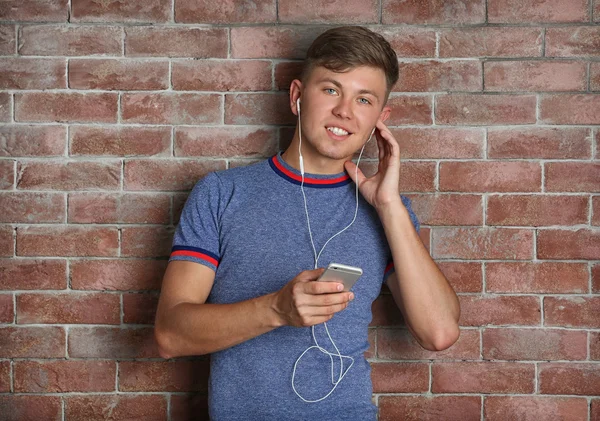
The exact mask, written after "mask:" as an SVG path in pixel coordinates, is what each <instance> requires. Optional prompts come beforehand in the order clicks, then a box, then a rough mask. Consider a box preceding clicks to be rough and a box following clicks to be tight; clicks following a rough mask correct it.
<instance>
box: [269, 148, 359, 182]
mask: <svg viewBox="0 0 600 421" xmlns="http://www.w3.org/2000/svg"><path fill="white" fill-rule="evenodd" d="M269 165H270V166H271V168H272V169H273V171H275V172H276V173H277V174H278V175H279V176H281V177H282V178H285V179H286V180H287V181H289V182H290V183H293V184H297V185H301V184H302V175H300V174H299V171H297V170H295V169H293V168H291V167H290V166H289V165H288V164H287V163H286V162H285V161H284V160H283V159H281V156H280V155H279V154H277V155H275V156H273V157H271V158H269ZM318 177H319V176H316V177H315V175H307V174H306V173H305V174H304V186H305V187H313V188H321V189H323V188H330V187H341V186H345V185H348V184H350V182H351V181H352V179H351V178H350V176H349V175H348V174H346V173H343V174H335V175H321V176H320V177H322V178H318Z"/></svg>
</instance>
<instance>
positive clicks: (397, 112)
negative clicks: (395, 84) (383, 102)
mask: <svg viewBox="0 0 600 421" xmlns="http://www.w3.org/2000/svg"><path fill="white" fill-rule="evenodd" d="M387 105H388V106H390V107H391V108H392V112H391V114H390V118H389V120H387V121H386V124H387V125H388V126H400V125H405V124H411V125H413V124H417V125H430V124H432V123H433V121H432V118H431V105H432V103H431V98H430V97H427V96H410V95H399V96H391V97H390V99H389V101H388V103H387Z"/></svg>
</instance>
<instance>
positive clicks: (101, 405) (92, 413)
mask: <svg viewBox="0 0 600 421" xmlns="http://www.w3.org/2000/svg"><path fill="white" fill-rule="evenodd" d="M107 416H108V417H110V418H108V419H113V420H144V421H167V397H166V396H163V395H127V394H118V395H115V394H113V395H87V396H86V395H83V396H82V395H78V396H67V397H65V420H66V421H105V420H107Z"/></svg>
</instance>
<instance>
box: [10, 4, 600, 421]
mask: <svg viewBox="0 0 600 421" xmlns="http://www.w3.org/2000/svg"><path fill="white" fill-rule="evenodd" d="M598 23H600V1H599V0H595V1H594V0H569V1H564V0H487V1H484V0H447V1H437V0H427V1H425V0H423V1H411V2H407V1H398V0H347V1H341V0H334V1H324V0H314V1H310V2H300V1H292V0H278V1H277V0H255V1H249V0H247V1H236V2H234V1H232V0H224V1H205V0H147V1H144V2H139V1H134V0H121V1H114V0H103V1H98V0H54V1H45V0H6V1H2V2H1V3H0V55H1V57H0V121H1V122H2V123H0V125H1V127H0V189H1V192H0V256H2V258H1V259H0V290H1V291H0V418H1V419H2V420H19V421H23V420H36V421H37V420H66V421H72V420H86V421H87V420H101V419H114V420H125V419H139V420H170V421H179V420H187V419H192V416H196V419H205V418H206V415H205V413H206V410H205V407H206V398H205V395H206V390H207V384H206V378H207V360H206V359H205V358H191V359H179V360H169V361H165V360H162V359H160V358H159V357H158V354H157V350H156V347H155V345H154V343H153V337H152V322H153V317H154V311H155V307H156V302H157V292H158V289H159V287H160V281H161V278H162V274H163V272H164V268H165V264H166V260H165V258H166V256H167V255H168V253H169V248H170V242H171V236H172V233H173V229H174V227H175V226H176V224H177V221H178V215H179V212H180V210H181V207H182V206H183V203H184V201H185V198H186V195H187V192H188V191H189V190H190V188H191V186H192V185H193V184H194V183H195V182H196V181H197V180H198V178H199V177H201V176H203V175H204V174H206V172H208V171H212V170H218V169H224V168H228V167H233V166H237V165H245V164H247V163H249V162H255V161H256V160H257V159H261V158H263V157H268V156H270V155H271V154H273V153H275V151H276V150H278V148H280V147H285V145H286V144H287V142H288V141H289V139H290V137H291V127H293V125H294V116H293V115H292V114H291V112H290V111H289V107H288V105H287V104H288V102H287V101H288V100H287V93H286V90H287V88H288V86H289V82H290V81H291V80H292V79H293V78H294V76H295V75H297V73H298V69H299V59H301V58H302V56H303V53H304V52H305V50H306V48H307V46H308V44H309V43H310V42H311V40H312V39H313V38H314V37H315V36H316V35H317V34H318V33H319V32H320V31H322V30H323V28H325V27H327V25H337V24H364V25H368V26H369V27H371V28H373V29H374V30H376V31H379V32H381V33H382V34H384V35H385V36H386V37H387V38H388V39H389V40H390V42H391V43H392V44H393V46H394V48H395V49H396V51H397V53H398V55H399V57H400V61H401V65H400V70H401V76H400V81H399V82H398V84H397V86H396V89H395V91H394V92H393V94H392V97H391V99H390V103H391V105H392V107H393V114H392V117H391V119H390V125H391V126H392V127H393V132H394V133H395V135H396V137H397V139H398V141H399V142H400V145H401V150H402V154H403V159H404V160H403V164H402V174H401V189H402V191H403V192H406V194H407V195H408V196H410V197H411V198H412V199H413V206H414V209H415V211H416V213H417V215H418V216H419V218H420V220H421V222H422V224H423V229H422V233H421V236H422V239H423V242H424V243H425V245H426V246H427V247H428V248H429V250H430V252H431V254H432V256H433V257H434V258H435V259H436V261H437V262H438V264H439V266H440V268H441V269H442V270H443V272H444V273H445V274H446V276H447V277H448V279H449V280H450V282H451V283H452V285H453V286H454V288H455V289H456V291H457V292H458V294H459V295H460V300H461V304H462V317H461V326H462V334H461V337H460V339H459V341H458V342H457V343H456V344H455V345H454V346H453V347H452V348H450V349H449V350H447V351H444V352H440V353H432V352H427V351H424V350H423V349H421V348H420V347H419V346H418V345H417V344H416V342H415V341H414V340H413V339H412V338H411V336H410V335H409V334H408V333H407V330H406V329H404V328H403V325H402V320H401V316H400V314H399V312H398V310H396V309H395V306H394V304H393V301H392V299H391V296H390V295H389V293H386V292H384V293H383V294H382V295H381V297H380V298H379V299H378V300H377V301H376V302H375V304H374V320H373V324H372V329H371V331H370V338H371V340H372V341H371V342H372V347H371V350H370V351H369V357H370V360H371V362H372V366H373V383H374V389H375V395H374V399H375V401H376V402H377V404H378V406H379V408H380V420H381V421H388V420H444V421H447V420H460V421H464V420H488V421H492V420H525V419H539V420H550V419H552V420H569V421H572V420H581V421H588V420H591V421H598V420H600V399H598V398H595V396H598V395H600V147H599V146H600V145H599V143H600V63H599V62H598V61H599V59H600V26H599V25H598ZM368 152H369V153H368V157H370V158H371V164H370V166H371V167H373V163H372V161H373V158H374V157H375V156H376V155H375V151H374V150H372V149H371V150H369V151H368ZM366 166H369V164H368V163H367V164H366Z"/></svg>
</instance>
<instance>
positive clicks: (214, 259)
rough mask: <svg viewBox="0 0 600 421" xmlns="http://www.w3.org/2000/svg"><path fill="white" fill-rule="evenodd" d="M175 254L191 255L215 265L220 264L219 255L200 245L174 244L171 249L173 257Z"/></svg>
mask: <svg viewBox="0 0 600 421" xmlns="http://www.w3.org/2000/svg"><path fill="white" fill-rule="evenodd" d="M174 256H189V257H195V258H197V259H202V260H204V261H206V262H208V263H210V264H212V265H214V266H219V256H217V255H216V254H214V253H211V252H210V251H208V250H204V249H201V248H198V247H190V246H173V248H172V249H171V257H174Z"/></svg>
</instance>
